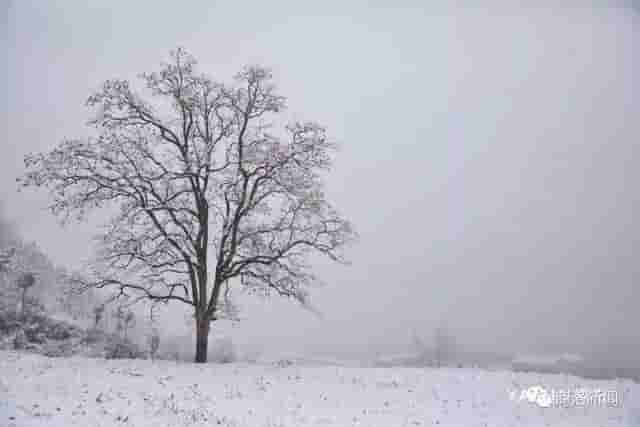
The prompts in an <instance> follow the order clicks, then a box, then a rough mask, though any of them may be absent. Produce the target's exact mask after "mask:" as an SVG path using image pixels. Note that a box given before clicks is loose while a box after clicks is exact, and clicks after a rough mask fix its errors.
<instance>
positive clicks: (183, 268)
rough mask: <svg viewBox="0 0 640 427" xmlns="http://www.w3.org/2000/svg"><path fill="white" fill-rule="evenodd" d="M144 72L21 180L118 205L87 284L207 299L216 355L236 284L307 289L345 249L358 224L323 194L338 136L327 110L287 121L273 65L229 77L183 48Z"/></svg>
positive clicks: (82, 211) (31, 159)
mask: <svg viewBox="0 0 640 427" xmlns="http://www.w3.org/2000/svg"><path fill="white" fill-rule="evenodd" d="M141 80H142V81H143V82H144V84H145V86H146V87H145V88H141V91H136V90H134V89H133V88H132V85H130V83H129V82H128V81H126V80H108V81H106V82H105V83H104V85H103V87H102V88H101V89H100V90H99V91H97V93H95V94H93V95H92V96H90V97H89V99H88V101H87V104H88V106H90V107H92V108H93V109H94V110H95V116H94V118H93V119H92V120H90V122H89V123H90V125H91V126H93V127H94V128H95V131H94V136H93V137H89V138H86V139H68V140H65V141H62V142H61V143H60V144H59V145H58V146H57V147H56V148H55V149H54V150H52V151H51V152H49V153H42V154H35V155H29V156H27V157H26V159H25V165H26V168H27V172H26V174H25V176H24V177H23V179H22V180H21V181H22V184H23V185H24V186H44V187H47V188H48V189H49V190H50V191H51V193H52V200H53V201H52V204H51V209H52V211H53V212H54V213H55V214H58V215H61V216H62V217H63V218H74V219H78V220H82V219H84V218H85V217H86V213H87V212H89V211H91V210H94V209H96V208H102V207H108V206H113V207H115V208H113V209H111V210H109V211H108V212H112V213H113V215H112V217H111V218H110V221H109V222H108V224H107V226H106V228H105V231H104V233H103V234H102V235H100V236H99V237H100V241H101V250H100V254H99V256H98V257H97V259H96V262H95V263H94V264H93V266H92V268H91V271H90V274H89V279H88V280H86V281H85V285H90V286H93V287H98V288H102V287H111V286H113V287H116V289H117V290H118V292H119V293H121V294H125V295H129V294H134V295H135V294H137V295H139V296H142V297H144V298H148V299H151V300H153V301H163V302H167V301H180V302H182V303H185V304H188V305H190V306H193V310H194V316H195V328H196V354H195V361H196V362H206V360H207V343H208V335H209V328H210V322H211V321H214V320H216V319H217V318H219V317H220V316H221V306H223V305H224V304H223V298H224V290H225V289H226V288H227V287H228V286H230V285H231V286H242V287H243V288H248V289H252V290H259V291H264V292H265V293H270V292H276V293H277V294H279V295H283V296H287V297H291V298H294V299H296V300H298V301H300V302H305V298H306V292H305V288H306V287H307V286H308V285H311V284H313V283H314V282H316V281H317V278H316V277H315V276H314V274H313V272H312V271H311V262H310V259H309V256H310V255H311V254H313V253H319V254H323V255H326V256H328V257H329V258H330V259H331V260H334V261H338V262H344V258H343V253H342V252H341V249H342V248H343V247H344V245H345V244H346V243H348V242H350V241H351V240H352V239H353V238H354V237H355V233H354V231H353V229H352V227H351V225H350V223H349V222H348V221H346V220H345V219H343V218H342V217H341V216H340V215H339V214H338V213H337V212H336V210H335V209H334V208H333V207H332V206H331V204H330V203H329V202H328V201H327V200H326V198H325V194H324V193H323V184H322V180H321V177H322V175H323V173H324V172H325V171H327V170H328V169H329V167H330V165H331V154H332V151H333V149H334V148H335V147H334V144H332V142H331V141H330V140H329V139H328V138H327V136H326V133H325V129H324V128H323V127H321V126H320V125H318V124H316V123H313V122H303V123H300V122H295V123H289V124H287V125H285V124H283V123H284V121H283V119H282V112H283V111H284V109H285V98H284V97H282V96H280V95H278V94H277V93H276V90H275V87H274V85H273V83H272V77H271V73H270V71H269V70H268V69H265V68H262V67H257V66H252V67H246V68H244V69H243V70H242V71H241V72H240V73H238V74H237V75H236V76H235V79H234V81H233V82H232V83H231V84H229V85H227V84H222V83H218V82H215V81H213V80H212V79H210V78H209V77H207V76H205V75H202V74H200V73H198V72H197V71H196V61H195V60H194V58H193V57H192V56H190V55H189V54H188V53H187V52H185V51H184V50H182V49H178V50H176V51H174V52H172V53H171V60H170V61H169V63H165V64H163V65H162V67H161V68H160V70H159V71H158V72H153V73H149V74H143V75H141Z"/></svg>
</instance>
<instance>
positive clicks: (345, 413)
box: [0, 351, 640, 427]
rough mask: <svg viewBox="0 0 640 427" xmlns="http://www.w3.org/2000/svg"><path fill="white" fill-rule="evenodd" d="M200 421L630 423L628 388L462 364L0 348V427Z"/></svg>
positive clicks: (633, 387)
mask: <svg viewBox="0 0 640 427" xmlns="http://www.w3.org/2000/svg"><path fill="white" fill-rule="evenodd" d="M532 386H540V387H544V388H545V390H556V391H558V390H560V391H562V390H568V391H571V390H578V389H582V390H600V391H602V392H609V394H610V395H611V396H613V393H614V392H615V393H616V396H617V397H618V398H619V399H620V401H619V402H618V403H617V405H613V404H612V403H611V402H604V403H603V402H600V403H599V404H596V403H595V402H591V404H589V402H587V403H585V402H579V404H578V405H576V404H575V403H576V402H573V403H572V404H571V405H568V406H570V407H564V408H563V407H560V406H561V405H560V406H559V405H557V404H556V403H557V402H555V401H554V402H551V405H550V406H551V407H543V406H544V405H542V406H541V405H540V404H536V403H532V402H529V401H528V400H527V399H526V397H527V396H526V393H524V394H523V393H522V392H521V390H527V389H528V390H529V391H531V388H530V387H532ZM549 395H550V394H549ZM554 396H555V395H554ZM520 398H524V399H523V400H520ZM534 400H535V397H534ZM542 403H543V404H544V403H545V402H542ZM546 404H547V406H549V401H546ZM200 425H207V426H215V425H221V426H251V427H280V426H282V427H284V426H384V427H391V426H435V425H437V426H464V427H475V426H477V427H481V426H482V427H490V426H543V427H547V426H549V427H550V426H575V427H589V426H602V427H610V426H640V386H639V385H638V384H634V383H632V382H630V381H623V380H619V381H588V380H582V379H579V378H576V377H567V376H563V375H537V374H523V373H512V372H487V371H481V370H474V369H439V370H435V369H416V368H356V367H345V366H321V365H318V364H314V363H306V364H300V363H297V364H293V365H289V366H287V365H286V364H267V363H264V364H227V365H216V364H208V365H194V364H186V363H179V362H167V361H156V362H151V361H145V360H103V359H87V358H81V357H73V358H68V359H65V358H57V359H51V358H46V357H43V356H38V355H33V354H25V353H16V352H11V351H2V352H0V426H47V427H57V426H83V427H84V426H200Z"/></svg>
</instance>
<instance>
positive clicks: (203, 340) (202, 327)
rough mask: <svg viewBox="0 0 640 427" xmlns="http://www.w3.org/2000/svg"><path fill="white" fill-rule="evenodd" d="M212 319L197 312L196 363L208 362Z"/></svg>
mask: <svg viewBox="0 0 640 427" xmlns="http://www.w3.org/2000/svg"><path fill="white" fill-rule="evenodd" d="M209 322H210V320H209V318H207V317H206V316H205V315H203V314H196V359H195V362H196V363H207V352H208V347H209V327H210V323H209Z"/></svg>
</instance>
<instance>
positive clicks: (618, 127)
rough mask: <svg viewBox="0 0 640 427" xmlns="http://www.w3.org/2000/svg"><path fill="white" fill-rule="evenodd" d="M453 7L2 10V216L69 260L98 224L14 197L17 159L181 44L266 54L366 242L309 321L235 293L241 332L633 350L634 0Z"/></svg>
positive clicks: (308, 344)
mask: <svg viewBox="0 0 640 427" xmlns="http://www.w3.org/2000/svg"><path fill="white" fill-rule="evenodd" d="M463 3H464V2H455V4H456V6H451V4H452V3H450V2H432V4H431V6H425V5H423V2H417V1H416V2H405V3H403V4H401V5H400V6H399V7H394V8H388V7H383V6H381V5H379V4H375V5H371V4H369V3H368V2H357V3H349V4H348V5H345V4H344V2H322V3H321V4H316V5H313V6H310V5H308V4H305V5H304V6H303V5H302V4H301V3H299V2H268V3H255V2H252V3H249V2H246V3H245V2H216V3H214V2H204V1H203V2H199V3H195V4H192V5H191V6H190V7H189V8H185V6H184V5H183V4H179V3H177V2H174V3H138V2H135V3H132V2H119V1H113V2H109V3H108V7H107V6H104V7H99V6H91V5H87V4H86V3H85V2H80V1H77V2H73V1H68V2H56V3H53V2H51V3H46V4H45V3H37V2H17V1H15V2H7V3H6V4H5V6H4V12H5V13H4V17H5V23H6V25H5V28H6V30H5V37H4V38H3V41H2V43H3V49H4V50H5V52H7V56H6V57H5V59H6V64H7V65H6V66H5V67H3V68H2V70H0V74H1V75H2V78H3V82H5V86H3V89H4V96H3V99H4V104H3V105H2V107H1V108H2V126H3V128H4V129H5V138H4V142H3V143H2V154H1V155H0V200H2V202H3V210H4V211H5V212H4V213H5V214H6V216H7V217H9V218H10V219H11V221H13V224H15V226H16V227H17V229H18V230H19V232H20V233H22V235H24V236H25V237H26V238H27V239H29V240H35V241H37V242H38V244H39V245H40V247H41V248H42V249H43V250H44V251H45V252H46V253H47V254H49V255H50V256H51V257H52V258H53V259H54V260H55V261H56V262H57V263H60V264H64V265H67V266H70V267H76V266H79V265H81V263H82V261H83V260H84V259H85V258H86V257H87V256H88V254H89V253H90V250H89V248H90V247H91V236H92V235H93V234H94V232H95V231H96V227H97V225H98V224H99V219H100V218H93V220H91V221H89V222H88V223H86V224H82V225H76V224H70V225H68V226H67V227H66V228H61V227H60V226H59V225H58V224H57V223H56V221H55V219H54V218H53V217H52V216H51V215H50V213H49V212H47V211H46V209H45V207H46V204H47V198H46V195H45V194H44V193H35V192H32V191H28V192H21V193H16V185H15V182H14V181H15V178H16V177H18V176H19V175H20V174H21V173H22V172H23V164H22V158H23V156H24V155H25V154H27V153H29V152H34V151H43V150H49V149H51V148H53V147H54V145H55V144H56V143H58V142H59V141H60V140H61V139H62V138H64V137H76V136H83V135H86V134H87V132H88V130H87V129H86V128H85V127H84V126H83V124H84V123H85V122H86V120H87V119H88V118H89V114H90V111H89V110H88V109H87V108H85V107H84V102H85V100H86V98H87V96H88V95H89V94H90V92H91V91H93V90H95V89H96V88H98V87H99V86H100V84H101V83H102V81H103V80H105V79H108V78H113V77H123V78H135V76H136V75H137V74H138V73H140V72H143V71H148V70H153V69H156V68H157V66H158V64H159V62H160V61H161V60H162V59H165V58H166V56H167V52H168V50H169V49H171V48H174V47H176V46H184V47H186V48H187V49H188V50H189V51H190V52H191V53H192V54H193V55H194V56H195V57H196V58H197V59H198V60H199V62H200V65H199V66H200V69H201V70H202V71H203V72H206V73H209V74H211V75H212V76H213V77H215V78H219V79H222V80H228V79H229V77H230V76H232V75H233V73H235V72H236V71H237V70H239V69H240V67H241V66H242V65H244V64H247V63H259V64H264V65H268V66H271V67H272V68H273V72H274V75H275V77H276V80H277V82H278V84H279V87H280V92H281V93H282V94H284V95H285V96H287V97H288V105H289V113H290V114H291V116H292V117H294V118H301V119H303V118H309V119H314V120H318V121H320V122H321V123H323V124H324V125H326V126H327V128H328V131H329V134H330V135H332V136H333V137H334V138H335V140H336V141H338V142H339V143H340V145H341V151H340V152H339V153H338V155H337V156H336V163H335V167H334V169H333V170H332V171H331V173H330V174H328V175H327V185H328V192H329V195H330V198H331V199H332V200H333V201H335V203H336V205H337V206H338V207H340V209H341V213H342V214H343V215H344V216H345V217H347V218H349V219H350V220H351V221H352V222H353V223H354V224H355V225H356V226H357V229H358V231H359V233H360V241H359V243H358V244H356V245H354V246H352V247H351V248H350V250H349V253H348V255H349V258H350V259H351V261H352V265H351V266H349V267H343V266H336V265H329V264H325V263H323V262H320V261H318V268H317V273H318V275H319V276H320V277H322V278H323V279H324V281H325V282H326V286H325V287H323V288H319V289H317V290H314V291H313V302H314V305H315V306H316V307H317V309H318V310H319V311H320V312H321V313H322V315H321V316H315V315H313V314H311V313H309V312H308V311H305V310H302V309H300V308H299V307H296V306H295V305H293V304H291V303H288V302H286V301H279V300H276V299H273V300H269V301H265V302H262V301H259V300H255V299H249V298H243V299H242V300H243V301H244V310H243V313H242V314H243V316H244V317H245V318H246V319H245V320H243V321H242V322H240V323H239V324H237V325H236V326H235V327H234V328H233V329H231V333H232V334H233V337H234V340H237V341H238V342H239V343H245V344H249V343H250V344H251V345H253V346H258V347H261V348H262V349H263V350H264V351H265V352H273V353H280V352H295V353H306V354H316V353H323V354H334V355H341V356H344V355H366V354H371V353H373V352H376V351H381V352H395V351H404V350H405V349H406V348H407V347H408V346H409V344H410V342H411V336H412V333H413V331H415V332H416V333H417V334H418V335H422V336H424V337H427V338H428V337H430V335H431V333H432V331H433V329H434V328H436V327H437V326H438V325H440V324H443V323H444V324H446V325H448V327H449V328H450V329H451V330H452V331H453V333H454V334H455V336H456V338H457V340H458V342H459V343H460V344H461V345H464V346H468V347H469V348H473V349H477V350H485V351H505V352H528V353H561V352H577V353H596V354H605V355H606V357H607V358H611V359H613V360H621V361H624V362H625V363H627V364H628V363H634V361H636V362H637V360H640V342H639V339H638V325H639V324H640V310H638V304H639V301H640V289H639V288H638V286H639V285H638V282H639V279H640V267H639V265H640V263H639V262H638V259H637V258H638V254H639V253H640V247H639V244H638V242H640V231H639V228H638V227H637V224H634V219H635V218H636V217H637V213H638V208H639V207H640V206H639V201H640V190H639V189H638V185H637V183H638V182H639V178H640V175H639V172H638V168H637V164H638V162H639V161H640V153H639V151H638V135H639V134H640V132H639V131H640V122H639V121H638V117H640V101H639V99H638V96H637V94H638V77H637V76H638V71H639V70H640V57H639V55H638V49H637V45H638V41H639V40H640V39H639V36H640V34H639V28H640V25H639V24H640V16H638V9H637V8H636V7H633V6H631V3H628V4H627V3H623V2H609V4H608V5H604V3H605V2H599V4H597V5H596V2H590V3H592V5H591V6H587V5H586V2H585V5H583V6H581V7H568V6H567V7H562V6H556V5H551V4H548V5H547V4H545V5H540V3H539V2H531V5H530V6H524V7H515V6H508V5H507V2H499V1H495V2H492V3H491V7H488V8H486V9H480V8H475V7H469V6H465V5H463ZM549 3H552V2H549ZM554 3H555V2H554ZM533 4H535V6H533ZM180 310H181V309H180V308H175V309H173V310H171V311H169V312H167V313H166V318H165V321H166V324H167V325H171V324H172V320H173V319H180V320H179V321H175V320H174V321H173V324H180V325H182V324H183V323H184V322H182V320H181V319H183V317H184V316H182V314H181V311H180ZM214 328H215V326H214ZM185 330H186V326H185ZM602 357H605V356H602Z"/></svg>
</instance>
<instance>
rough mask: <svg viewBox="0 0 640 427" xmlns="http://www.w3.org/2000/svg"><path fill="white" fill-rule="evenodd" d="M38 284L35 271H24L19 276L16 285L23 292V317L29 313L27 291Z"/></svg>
mask: <svg viewBox="0 0 640 427" xmlns="http://www.w3.org/2000/svg"><path fill="white" fill-rule="evenodd" d="M35 284H36V276H35V275H34V274H33V273H22V274H21V275H20V276H18V279H17V281H16V285H17V286H18V288H19V289H20V290H21V292H22V300H21V301H22V303H21V307H22V317H24V316H25V314H26V313H27V291H28V290H29V288H30V287H32V286H33V285H35Z"/></svg>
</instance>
